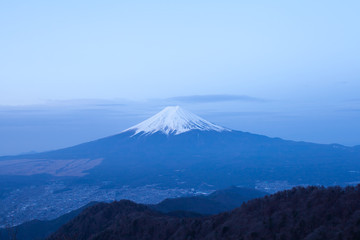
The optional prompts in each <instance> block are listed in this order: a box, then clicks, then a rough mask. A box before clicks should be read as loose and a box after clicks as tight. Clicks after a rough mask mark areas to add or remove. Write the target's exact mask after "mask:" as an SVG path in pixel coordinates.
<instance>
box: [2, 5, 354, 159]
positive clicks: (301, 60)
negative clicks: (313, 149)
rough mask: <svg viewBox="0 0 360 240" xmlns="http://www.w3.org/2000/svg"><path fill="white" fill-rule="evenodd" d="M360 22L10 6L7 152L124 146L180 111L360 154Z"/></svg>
mask: <svg viewBox="0 0 360 240" xmlns="http://www.w3.org/2000/svg"><path fill="white" fill-rule="evenodd" d="M359 12H360V1H355V0H354V1H346V0H345V1H331V0H319V1H313V0H304V1H265V0H263V1H156V0H155V1H67V0H64V1H16V0H14V1H1V2H0V155H1V154H10V153H11V154H13V153H18V152H21V151H30V150H36V151H40V150H48V149H54V148H58V147H65V146H68V145H72V144H76V143H80V142H82V141H88V140H93V139H95V138H98V137H103V136H106V135H111V134H114V133H117V132H119V131H121V130H122V129H125V128H127V127H130V126H131V125H133V124H135V123H137V122H138V121H140V120H143V119H144V118H146V117H149V116H150V115H151V114H153V113H156V112H157V111H158V110H161V108H162V107H164V106H166V105H173V104H179V105H182V106H184V107H185V108H187V109H188V110H190V111H194V112H195V113H197V114H199V115H201V116H203V117H206V118H208V119H209V120H210V121H214V122H216V123H219V124H221V125H224V126H226V127H230V128H234V129H238V130H244V131H251V132H255V133H259V134H265V135H269V136H274V137H276V136H278V137H284V138H287V139H294V140H304V141H313V142H320V143H333V142H337V143H342V144H345V145H356V144H360V139H359V136H360V124H359V123H358V122H359V119H360V95H359V93H360V90H359V89H360V67H359V66H360V47H359V43H360V27H359V25H360V14H359ZM89 109H90V110H89ZM29 139H31V141H29Z"/></svg>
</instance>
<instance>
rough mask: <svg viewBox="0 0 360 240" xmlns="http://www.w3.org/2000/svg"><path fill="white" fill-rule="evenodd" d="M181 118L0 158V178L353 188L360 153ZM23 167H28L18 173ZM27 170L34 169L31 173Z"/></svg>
mask: <svg viewBox="0 0 360 240" xmlns="http://www.w3.org/2000/svg"><path fill="white" fill-rule="evenodd" d="M184 112H185V111H184V110H182V109H179V108H176V107H175V108H170V109H165V110H164V112H162V113H161V114H159V115H158V116H154V117H153V118H150V119H149V120H146V121H145V122H143V123H141V124H140V125H137V126H134V127H132V128H130V129H128V130H126V131H124V132H122V133H120V134H117V135H114V136H110V137H107V138H103V139H99V140H96V141H92V142H89V143H84V144H80V145H77V146H74V147H70V148H66V149H60V150H57V151H50V152H45V153H39V154H31V155H22V156H10V157H3V158H0V175H6V174H9V171H8V172H7V170H9V169H10V170H13V169H18V170H19V171H20V170H21V171H23V172H21V171H20V172H18V173H17V174H18V175H21V174H24V175H31V174H33V173H32V172H30V173H29V172H28V171H29V169H39V171H38V172H37V174H40V173H48V174H54V173H61V174H62V175H61V176H76V177H82V178H81V179H82V180H81V181H83V182H84V181H87V182H94V181H95V182H96V181H113V182H117V183H119V184H123V185H125V184H126V185H131V186H135V185H146V184H159V185H161V186H163V187H176V186H181V187H186V188H187V187H199V186H201V185H213V186H214V188H215V189H219V188H224V187H227V186H229V185H240V184H241V185H245V186H250V187H253V186H254V184H255V183H256V182H259V181H260V182H261V181H269V182H271V181H288V182H290V183H291V184H294V185H295V184H324V185H329V184H346V183H347V182H356V181H360V175H359V174H354V172H357V171H360V149H359V148H351V147H345V146H341V145H335V144H332V145H322V144H312V143H305V142H294V141H287V140H282V139H279V138H269V137H266V136H261V135H256V134H251V133H246V132H241V131H234V130H231V131H229V130H225V128H222V127H219V126H216V125H213V124H210V123H208V122H207V121H206V122H205V121H203V120H202V118H200V117H197V116H196V115H195V116H194V115H193V114H188V113H187V112H185V113H184ZM220 130H221V131H220ZM24 162H25V163H28V164H30V166H28V165H25V167H24V166H23V167H22V165H21V164H24ZM31 164H37V165H34V166H33V168H32V167H31ZM46 164H48V165H49V166H50V170H48V171H45V170H46V169H49V168H46V167H45V166H44V165H46ZM14 166H16V167H14ZM72 166H76V170H74V167H72ZM41 171H45V172H41ZM10 172H11V171H10ZM72 174H73V175H72ZM56 176H57V175H56ZM218 179H221V180H222V181H218Z"/></svg>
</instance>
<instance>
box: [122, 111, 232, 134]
mask: <svg viewBox="0 0 360 240" xmlns="http://www.w3.org/2000/svg"><path fill="white" fill-rule="evenodd" d="M190 130H201V131H217V132H222V131H230V130H229V129H226V128H224V127H221V126H218V125H215V124H213V123H211V122H208V121H206V120H205V119H203V118H201V117H199V116H197V115H195V114H193V113H191V112H189V111H187V110H185V109H183V108H181V107H179V106H170V107H166V108H164V109H163V110H162V111H161V112H159V113H157V114H155V115H154V116H152V117H150V118H148V119H146V120H145V121H143V122H141V123H139V124H137V125H135V126H133V127H131V128H128V129H126V130H125V131H124V132H126V131H135V133H134V135H136V134H139V133H141V134H153V133H156V132H162V133H164V134H166V135H169V134H174V135H177V134H181V133H184V132H187V131H190Z"/></svg>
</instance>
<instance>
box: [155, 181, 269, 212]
mask: <svg viewBox="0 0 360 240" xmlns="http://www.w3.org/2000/svg"><path fill="white" fill-rule="evenodd" d="M265 195H266V193H264V192H261V191H258V190H255V189H248V188H240V187H231V188H227V189H223V190H218V191H215V192H213V193H211V194H209V195H206V196H204V195H200V196H194V197H179V198H170V199H165V200H164V201H162V202H160V203H158V204H156V205H153V206H150V207H151V208H153V209H155V210H157V211H160V212H164V213H171V212H177V211H187V212H194V213H200V214H203V215H211V214H217V213H221V212H225V211H229V210H232V209H234V208H236V207H240V206H241V204H242V203H244V202H247V201H248V200H251V199H254V198H260V197H263V196H265Z"/></svg>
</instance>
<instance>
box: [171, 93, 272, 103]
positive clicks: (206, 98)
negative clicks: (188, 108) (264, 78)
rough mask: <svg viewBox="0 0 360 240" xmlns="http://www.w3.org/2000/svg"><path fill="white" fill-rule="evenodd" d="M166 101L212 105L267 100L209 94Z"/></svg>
mask: <svg viewBox="0 0 360 240" xmlns="http://www.w3.org/2000/svg"><path fill="white" fill-rule="evenodd" d="M166 100H169V101H174V102H182V103H211V102H230V101H243V102H266V101H267V100H265V99H261V98H256V97H250V96H246V95H227V94H209V95H191V96H178V97H172V98H168V99H166Z"/></svg>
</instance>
